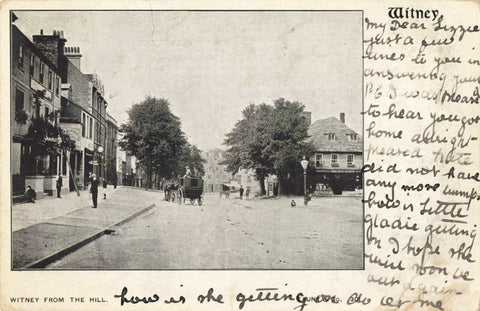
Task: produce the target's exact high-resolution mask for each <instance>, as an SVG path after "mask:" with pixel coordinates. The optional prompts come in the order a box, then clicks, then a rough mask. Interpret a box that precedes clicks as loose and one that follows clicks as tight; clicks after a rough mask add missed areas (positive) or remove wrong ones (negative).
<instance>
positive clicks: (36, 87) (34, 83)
mask: <svg viewBox="0 0 480 311" xmlns="http://www.w3.org/2000/svg"><path fill="white" fill-rule="evenodd" d="M30 87H31V88H32V89H33V90H35V91H45V96H44V98H45V99H47V100H49V101H52V92H50V91H49V90H47V89H46V88H45V87H43V85H41V84H40V83H38V82H37V81H35V80H33V79H30Z"/></svg>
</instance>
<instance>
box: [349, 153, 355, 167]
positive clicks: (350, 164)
mask: <svg viewBox="0 0 480 311" xmlns="http://www.w3.org/2000/svg"><path fill="white" fill-rule="evenodd" d="M354 159H355V156H354V155H353V154H347V166H355V165H354V164H353V161H354Z"/></svg>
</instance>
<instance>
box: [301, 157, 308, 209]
mask: <svg viewBox="0 0 480 311" xmlns="http://www.w3.org/2000/svg"><path fill="white" fill-rule="evenodd" d="M300 164H301V165H302V167H303V196H304V204H305V206H307V205H308V202H307V166H308V161H307V160H306V159H305V156H304V157H303V160H302V161H300Z"/></svg>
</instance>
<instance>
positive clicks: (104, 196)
mask: <svg viewBox="0 0 480 311" xmlns="http://www.w3.org/2000/svg"><path fill="white" fill-rule="evenodd" d="M103 199H104V200H106V199H107V180H106V179H105V178H104V179H103Z"/></svg>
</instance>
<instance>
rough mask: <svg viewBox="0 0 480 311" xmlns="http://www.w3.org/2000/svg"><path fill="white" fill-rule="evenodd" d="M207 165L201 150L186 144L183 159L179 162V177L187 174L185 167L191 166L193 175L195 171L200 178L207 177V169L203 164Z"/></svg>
mask: <svg viewBox="0 0 480 311" xmlns="http://www.w3.org/2000/svg"><path fill="white" fill-rule="evenodd" d="M204 163H205V159H203V157H202V152H201V151H200V149H198V148H197V146H195V145H191V144H186V145H185V146H184V147H183V150H182V157H181V158H180V161H179V167H178V170H177V171H176V172H177V175H183V174H185V166H187V165H188V166H189V167H190V169H191V170H192V173H193V172H194V171H193V170H195V174H196V175H199V176H203V175H205V169H204V166H203V164H204Z"/></svg>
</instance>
